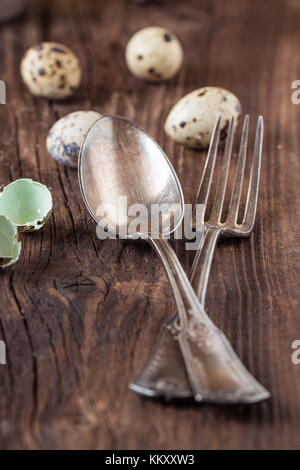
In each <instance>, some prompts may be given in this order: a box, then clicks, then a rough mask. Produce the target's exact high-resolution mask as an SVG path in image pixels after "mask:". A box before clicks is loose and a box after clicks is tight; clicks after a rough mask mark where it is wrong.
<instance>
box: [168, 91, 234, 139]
mask: <svg viewBox="0 0 300 470" xmlns="http://www.w3.org/2000/svg"><path fill="white" fill-rule="evenodd" d="M220 114H221V116H222V121H221V139H225V137H226V135H227V129H228V126H229V123H230V120H231V118H232V116H233V117H234V119H235V127H236V126H237V124H238V118H239V116H240V114H241V104H240V101H239V100H238V98H237V97H236V96H235V95H234V94H233V93H231V92H230V91H228V90H225V89H224V88H219V87H204V88H199V89H197V90H194V91H192V92H190V93H188V94H187V95H185V96H184V97H183V98H181V99H180V100H179V101H178V102H177V103H176V104H175V106H174V107H173V108H172V109H171V111H170V113H169V115H168V117H167V119H166V122H165V132H166V133H167V135H168V136H169V137H171V139H173V140H174V141H175V142H179V143H180V144H184V145H186V146H187V147H192V148H207V147H208V146H209V143H210V139H211V135H212V132H213V129H214V125H215V122H216V120H217V118H218V116H219V115H220Z"/></svg>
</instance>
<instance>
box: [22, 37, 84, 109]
mask: <svg viewBox="0 0 300 470" xmlns="http://www.w3.org/2000/svg"><path fill="white" fill-rule="evenodd" d="M21 75H22V78H23V80H24V83H25V84H26V85H27V87H28V89H29V91H30V92H31V93H32V94H33V95H35V96H41V97H43V98H49V99H53V100H61V99H65V98H68V97H69V96H71V95H73V93H74V92H75V90H76V89H77V88H78V87H79V85H80V81H81V68H80V64H79V61H78V58H77V57H76V55H75V54H74V53H73V52H72V51H71V50H70V49H69V48H68V47H66V46H64V45H62V44H59V43H55V42H42V43H41V44H38V45H36V46H34V47H31V48H30V49H28V51H27V52H26V53H25V55H24V57H23V59H22V62H21Z"/></svg>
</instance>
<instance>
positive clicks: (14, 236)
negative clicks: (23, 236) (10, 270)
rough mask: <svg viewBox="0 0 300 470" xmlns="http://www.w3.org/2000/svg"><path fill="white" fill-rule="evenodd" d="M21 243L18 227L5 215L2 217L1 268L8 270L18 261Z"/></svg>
mask: <svg viewBox="0 0 300 470" xmlns="http://www.w3.org/2000/svg"><path fill="white" fill-rule="evenodd" d="M20 253H21V243H20V242H19V241H18V229H17V227H16V226H15V225H14V224H13V223H12V222H11V221H10V220H9V219H7V218H6V217H5V216H4V215H1V216H0V268H6V267H7V266H10V265H11V264H14V263H16V262H17V261H18V259H19V257H20Z"/></svg>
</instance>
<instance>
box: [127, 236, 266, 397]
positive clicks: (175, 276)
mask: <svg viewBox="0 0 300 470" xmlns="http://www.w3.org/2000/svg"><path fill="white" fill-rule="evenodd" d="M219 235H220V233H216V230H215V229H208V230H207V232H206V233H205V239H204V242H203V246H202V251H201V253H202V254H199V256H198V257H197V259H196V261H195V263H194V264H193V269H192V275H193V285H194V287H196V288H197V291H198V294H199V295H201V294H202V296H203V300H204V297H205V293H206V286H207V279H208V276H209V271H210V267H211V263H212V258H213V252H214V249H215V246H216V243H217V240H218V237H219ZM151 241H152V244H153V246H154V248H155V249H156V251H157V253H158V255H159V257H160V258H161V260H162V262H163V264H164V267H165V269H166V272H167V275H168V277H169V280H170V283H171V287H172V289H173V293H174V296H175V300H176V304H177V308H178V315H175V316H174V317H173V319H172V320H171V322H170V323H169V324H168V325H167V326H165V327H164V330H163V331H162V334H161V336H160V338H159V341H158V344H157V345H156V348H155V351H154V353H153V355H152V357H151V358H150V360H149V362H148V364H147V366H146V367H145V369H144V370H143V372H142V374H141V375H140V376H139V378H138V379H137V380H136V381H135V383H134V384H133V385H132V386H131V388H132V389H133V390H134V391H136V392H138V393H141V394H143V395H150V396H165V397H166V398H173V397H174V396H175V397H177V398H179V397H184V398H186V397H188V396H191V391H190V389H189V383H190V386H191V388H192V394H193V395H194V398H195V399H196V400H197V401H205V402H211V403H254V402H257V401H260V400H262V399H265V398H268V396H269V393H268V392H267V391H266V390H265V389H264V387H262V386H261V385H260V384H259V383H258V382H257V381H256V380H255V379H254V378H253V377H252V376H251V375H250V373H249V372H248V371H247V369H246V368H245V367H244V366H243V364H242V363H241V361H240V360H239V358H238V357H237V355H236V354H235V352H234V351H233V349H232V347H231V346H230V344H229V342H228V340H227V339H226V337H225V336H224V334H223V333H222V332H221V331H220V330H219V329H218V328H217V327H216V326H215V325H214V324H213V323H212V321H211V320H210V319H209V318H208V316H207V315H206V313H205V312H204V310H203V308H202V306H201V304H200V303H199V301H198V299H197V297H196V295H195V293H194V291H193V289H192V287H191V284H190V283H189V281H188V279H187V276H186V274H185V272H184V270H183V268H182V266H181V264H180V262H179V261H178V258H177V256H176V254H175V253H174V251H173V249H172V247H171V246H170V244H169V243H168V242H167V241H166V240H151ZM202 263H203V264H202ZM202 268H203V271H202ZM196 283H197V285H196ZM178 320H180V321H178ZM176 340H177V341H178V343H179V346H180V349H181V352H182V356H183V359H184V363H183V362H182V360H181V357H180V354H178V352H179V351H178V349H179V348H178V347H176V343H177V341H176ZM178 343H177V344H178ZM172 352H173V353H174V356H173V357H171V358H170V357H169V354H170V353H172ZM170 360H171V362H170ZM184 365H185V367H186V371H187V375H188V377H186V375H185V374H184V372H183V370H182V369H183V366H184ZM168 366H169V367H168ZM171 368H172V370H170V369H171Z"/></svg>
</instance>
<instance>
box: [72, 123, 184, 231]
mask: <svg viewBox="0 0 300 470" xmlns="http://www.w3.org/2000/svg"><path fill="white" fill-rule="evenodd" d="M79 182H80V188H81V192H82V195H83V198H84V201H85V203H86V206H87V208H88V210H89V212H90V214H91V216H92V217H93V219H94V220H95V221H96V222H97V224H99V225H100V226H102V228H103V229H104V230H105V231H108V232H109V233H111V234H112V235H116V236H118V237H121V238H136V237H137V236H140V237H142V238H147V237H148V236H149V235H150V234H151V236H162V237H166V236H167V235H169V234H170V233H172V232H174V231H175V230H176V228H177V227H178V226H179V225H180V224H181V222H182V218H183V215H184V199H183V193H182V189H181V186H180V183H179V180H178V178H177V176H176V173H175V171H174V169H173V167H172V165H171V163H170V162H169V160H168V158H167V156H166V155H165V153H164V152H163V150H162V149H161V148H160V147H159V145H158V144H157V143H156V142H155V141H154V140H153V139H152V137H150V136H149V135H148V134H147V133H146V132H145V131H144V130H143V129H141V128H140V127H139V126H137V125H136V124H134V123H133V122H131V121H129V120H128V119H125V118H122V117H118V116H106V117H102V118H101V119H99V120H98V121H96V122H95V123H94V124H93V126H92V127H91V128H90V130H89V132H88V134H87V136H86V138H85V140H84V143H83V146H82V149H81V152H80V157H79ZM137 218H138V220H137Z"/></svg>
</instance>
